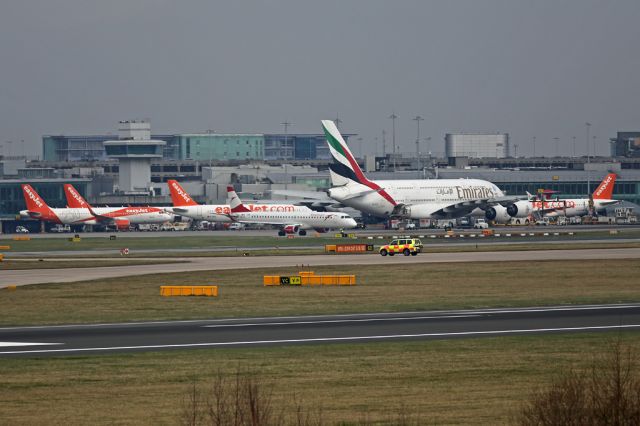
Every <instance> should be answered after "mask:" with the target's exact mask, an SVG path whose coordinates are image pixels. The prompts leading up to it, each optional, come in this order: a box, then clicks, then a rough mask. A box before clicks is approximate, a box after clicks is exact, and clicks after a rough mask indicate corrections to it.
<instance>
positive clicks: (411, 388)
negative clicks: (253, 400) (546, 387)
mask: <svg viewBox="0 0 640 426" xmlns="http://www.w3.org/2000/svg"><path fill="white" fill-rule="evenodd" d="M618 336H619V338H620V340H621V341H622V342H624V343H625V344H627V345H630V346H632V347H635V348H636V349H637V348H638V347H640V335H638V334H637V333H623V334H619V335H618V334H615V335H614V334H574V335H547V336H526V337H501V338H485V339H458V340H443V341H421V342H396V343H363V344H345V345H342V344H337V345H308V346H288V347H273V348H252V349H222V350H207V349H204V350H193V351H168V352H156V353H154V352H149V353H139V354H126V355H110V356H87V357H60V358H41V359H3V360H2V363H0V419H2V423H5V424H12V425H49V424H127V425H129V424H154V425H163V424H168V425H174V424H178V423H179V422H180V418H181V417H180V416H181V408H182V406H183V401H184V398H185V396H187V395H188V392H189V390H190V388H191V385H192V383H193V382H194V380H195V381H196V383H198V385H201V386H205V385H207V384H210V383H211V382H212V380H213V379H214V378H215V377H216V376H217V374H218V372H222V373H223V374H225V375H227V376H228V377H232V376H233V374H234V373H235V372H236V371H246V372H253V373H257V374H259V375H260V377H261V378H262V379H264V381H265V382H268V383H271V384H272V388H273V404H274V406H275V407H285V408H291V407H293V406H294V403H295V401H294V395H295V399H296V400H297V401H298V402H300V403H302V404H303V405H304V406H305V407H308V409H309V410H314V409H321V410H322V418H323V420H324V421H325V422H326V424H336V423H338V422H341V421H342V422H348V423H347V424H357V423H358V422H360V421H362V420H368V421H369V422H371V423H373V422H376V421H381V422H391V423H393V419H394V418H396V414H395V413H396V412H397V411H403V410H404V411H405V412H408V413H409V414H410V416H412V417H413V418H419V419H420V423H421V424H506V423H512V422H513V419H515V417H516V415H517V412H518V409H519V407H520V406H521V404H522V403H523V402H524V401H525V400H527V398H528V397H529V396H530V393H531V390H532V389H534V388H536V387H539V386H542V385H543V384H545V383H548V382H549V380H550V379H551V378H553V377H556V376H557V375H558V374H559V373H561V372H562V371H563V370H566V369H569V368H574V369H581V368H588V366H589V365H590V363H591V361H592V359H593V356H595V354H597V353H599V352H603V351H605V350H606V348H607V346H608V345H609V344H610V342H611V341H613V340H617V339H618ZM403 407H404V408H403Z"/></svg>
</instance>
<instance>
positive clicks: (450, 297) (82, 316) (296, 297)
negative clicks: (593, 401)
mask: <svg viewBox="0 0 640 426" xmlns="http://www.w3.org/2000/svg"><path fill="white" fill-rule="evenodd" d="M250 261H251V258H247V262H250ZM314 271H315V272H316V273H317V274H321V273H329V274H333V273H337V274H346V273H355V274H356V275H357V282H358V285H356V286H351V287H334V286H326V287H320V286H314V287H263V286H262V276H263V275H274V274H275V275H277V274H292V273H296V272H297V270H295V269H291V268H273V269H261V270H251V269H248V270H240V271H216V272H211V271H196V272H191V273H190V274H189V278H188V280H185V275H184V274H183V273H176V274H158V275H147V276H133V277H127V278H126V279H122V278H113V279H106V280H97V281H87V282H80V283H68V284H46V285H32V286H24V287H19V288H18V289H17V290H16V291H13V292H9V291H6V290H4V291H0V305H1V306H2V311H1V312H2V313H1V314H0V325H28V324H53V323H81V322H119V321H139V320H160V319H196V318H213V317H218V318H220V317H247V316H277V315H303V314H334V313H357V312H397V311H415V310H426V309H449V308H452V309H453V308H480V307H503V306H532V305H549V304H565V303H566V304H569V303H616V302H637V301H639V300H640V287H639V286H638V285H637V277H638V276H640V262H638V261H637V260H608V261H604V260H603V261H589V262H588V263H586V262H584V261H563V260H558V261H545V262H535V263H534V262H504V263H501V262H489V263H467V264H446V263H443V264H413V265H409V266H406V265H404V266H393V265H389V264H382V265H377V266H366V267H363V266H356V267H337V266H336V267H331V266H326V267H317V268H314ZM180 284H201V285H211V284H214V285H218V286H219V288H220V296H219V297H218V298H204V297H203V298H190V297H184V298H165V297H160V296H159V286H160V285H180Z"/></svg>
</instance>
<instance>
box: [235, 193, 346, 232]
mask: <svg viewBox="0 0 640 426" xmlns="http://www.w3.org/2000/svg"><path fill="white" fill-rule="evenodd" d="M227 193H228V195H229V207H231V214H230V215H229V217H230V218H231V219H233V220H234V221H235V222H240V223H264V224H268V225H280V226H281V227H282V229H281V230H280V231H279V232H278V235H280V236H284V235H285V234H295V233H296V232H297V233H298V234H300V235H306V234H307V230H309V229H315V230H316V231H317V232H326V231H327V230H329V229H347V228H355V227H356V221H355V220H353V218H352V217H351V216H349V215H348V214H345V213H339V212H338V213H330V212H317V211H314V210H311V209H310V208H308V207H302V206H297V209H296V210H294V211H275V212H274V211H256V210H253V211H252V210H250V209H248V208H247V207H245V206H244V204H242V201H240V198H238V194H236V191H235V190H234V189H233V187H232V186H228V187H227Z"/></svg>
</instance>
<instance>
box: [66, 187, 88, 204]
mask: <svg viewBox="0 0 640 426" xmlns="http://www.w3.org/2000/svg"><path fill="white" fill-rule="evenodd" d="M64 195H65V197H67V205H68V206H69V207H71V208H76V209H77V208H80V209H86V208H89V207H91V206H90V205H89V203H87V201H86V200H85V199H84V198H82V195H80V193H79V192H78V191H77V190H76V189H75V188H74V187H73V185H71V184H69V183H65V184H64Z"/></svg>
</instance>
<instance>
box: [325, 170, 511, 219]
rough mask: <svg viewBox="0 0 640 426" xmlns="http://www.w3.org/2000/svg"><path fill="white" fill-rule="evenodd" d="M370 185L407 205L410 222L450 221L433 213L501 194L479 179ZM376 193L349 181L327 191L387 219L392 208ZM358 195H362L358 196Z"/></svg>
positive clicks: (432, 180) (340, 200)
mask: <svg viewBox="0 0 640 426" xmlns="http://www.w3.org/2000/svg"><path fill="white" fill-rule="evenodd" d="M373 182H374V183H375V184H377V185H379V186H380V187H381V188H382V189H383V190H385V191H386V192H387V194H389V196H390V197H391V198H393V200H394V201H395V202H396V203H397V204H404V205H407V206H410V214H409V218H410V219H434V218H436V219H443V218H452V217H453V216H452V217H447V216H442V215H438V216H434V215H433V213H434V212H436V211H438V210H440V209H442V208H444V207H447V206H451V205H452V204H455V203H460V202H464V201H469V200H474V199H481V198H485V199H486V198H495V197H501V196H503V195H504V194H503V193H502V191H501V190H500V189H499V188H498V187H497V186H495V185H494V184H493V183H491V182H487V181H485V180H479V179H421V180H379V181H373ZM380 192H381V191H375V190H372V189H371V188H369V187H368V186H366V185H362V184H359V183H355V182H350V183H349V184H347V185H344V186H338V187H333V188H331V189H330V190H329V196H330V197H331V198H333V199H334V200H336V201H339V202H341V203H342V204H345V205H347V206H349V207H353V208H355V209H358V210H360V211H362V212H365V213H369V214H373V215H376V216H388V215H390V214H391V213H392V211H393V208H394V206H393V204H392V203H391V202H390V201H389V200H388V199H386V198H385V197H384V196H383V195H381V194H380ZM358 194H364V195H361V196H358ZM477 210H479V209H477ZM466 214H468V213H466ZM473 214H483V212H481V211H478V212H476V211H474V212H473Z"/></svg>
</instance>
